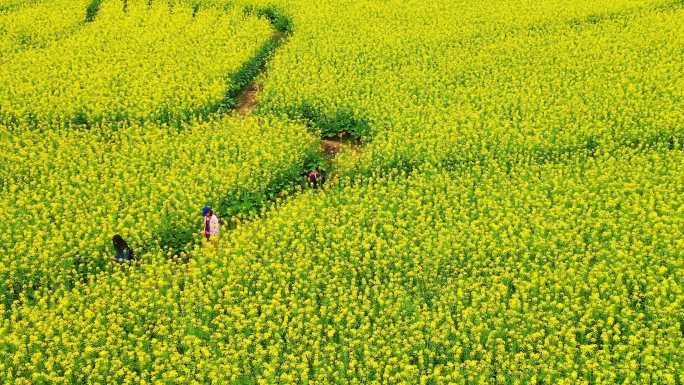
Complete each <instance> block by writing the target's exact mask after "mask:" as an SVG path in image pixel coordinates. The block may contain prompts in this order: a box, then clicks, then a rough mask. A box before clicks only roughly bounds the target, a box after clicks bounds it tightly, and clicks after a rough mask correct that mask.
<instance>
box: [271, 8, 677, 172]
mask: <svg viewBox="0 0 684 385" xmlns="http://www.w3.org/2000/svg"><path fill="white" fill-rule="evenodd" d="M286 3H287V5H288V7H289V8H287V7H286V8H285V9H286V10H287V11H289V12H291V13H292V15H293V19H294V21H295V24H296V26H297V31H296V33H295V34H294V35H293V37H292V39H291V40H290V41H289V42H288V46H287V49H286V50H283V52H282V54H280V55H278V56H276V57H275V58H274V61H273V66H272V67H273V69H272V70H270V71H269V76H268V78H267V79H266V80H265V84H264V96H263V103H262V104H261V108H262V111H266V112H272V113H285V114H287V115H288V116H291V117H295V118H304V119H307V120H311V121H314V122H316V123H318V124H319V125H321V126H322V127H323V128H324V129H327V132H326V133H327V134H335V133H336V132H337V131H339V130H349V131H352V132H356V133H357V134H358V135H360V136H363V137H366V139H367V140H370V139H372V142H371V143H370V145H369V148H368V151H365V152H364V159H363V161H361V162H356V161H354V168H355V169H356V170H355V171H354V173H358V172H361V173H370V172H373V171H378V170H380V171H382V170H387V169H391V168H394V167H402V168H406V169H410V168H412V167H414V166H416V165H419V164H423V163H429V164H435V165H440V164H449V163H453V162H454V161H464V160H471V159H477V158H478V157H480V156H482V154H485V155H486V156H497V157H500V158H508V157H516V156H519V155H520V156H527V155H529V154H536V155H537V156H538V157H540V158H553V157H555V156H557V155H558V154H562V153H566V152H573V151H584V150H586V149H589V150H593V149H595V148H596V147H598V146H601V147H604V148H620V147H624V146H636V147H638V146H651V145H657V144H658V143H668V142H670V141H677V142H680V143H681V142H682V138H684V131H682V128H683V127H684V108H683V107H682V106H683V104H684V102H683V100H684V55H683V54H682V52H683V51H682V50H683V49H684V23H682V22H681V20H682V19H683V18H684V4H683V3H682V2H681V1H669V0H666V1H599V2H597V1H578V2H573V3H572V4H568V3H567V2H564V1H543V2H539V1H494V2H487V3H486V4H482V3H479V2H470V1H449V2H447V1H435V2H423V1H401V2H399V1H390V2H363V1H362V2H359V1H349V2H344V6H341V5H339V2H324V3H325V6H318V7H310V6H309V5H308V2H304V1H302V2H297V1H292V2H286ZM359 36H363V38H359Z"/></svg>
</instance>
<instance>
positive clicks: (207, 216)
mask: <svg viewBox="0 0 684 385" xmlns="http://www.w3.org/2000/svg"><path fill="white" fill-rule="evenodd" d="M202 214H203V215H204V237H205V238H207V241H209V240H210V239H211V238H217V237H218V235H219V231H220V230H219V226H220V225H219V220H218V217H217V216H216V214H214V211H213V210H212V209H211V207H209V206H204V208H203V209H202Z"/></svg>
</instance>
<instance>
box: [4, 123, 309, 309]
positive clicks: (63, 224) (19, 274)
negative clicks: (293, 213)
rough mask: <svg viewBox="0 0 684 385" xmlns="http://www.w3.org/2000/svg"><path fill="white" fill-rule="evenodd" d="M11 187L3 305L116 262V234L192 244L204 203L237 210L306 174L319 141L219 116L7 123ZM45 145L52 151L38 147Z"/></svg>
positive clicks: (143, 246) (293, 128) (289, 128)
mask: <svg viewBox="0 0 684 385" xmlns="http://www.w3.org/2000/svg"><path fill="white" fill-rule="evenodd" d="M4 134H5V135H4V136H3V141H2V146H0V148H1V149H2V153H3V154H12V157H11V158H7V157H6V156H0V159H2V160H3V165H4V169H3V168H0V172H1V173H2V174H3V175H1V176H2V180H3V189H2V190H1V193H0V218H1V220H0V234H1V235H0V253H1V254H2V255H4V256H5V257H6V258H3V259H2V261H0V278H1V279H0V288H2V290H0V293H2V294H1V296H0V303H5V304H8V303H10V302H11V301H12V300H14V299H16V297H17V295H18V294H20V293H22V292H23V291H25V290H27V289H33V288H43V289H51V290H52V289H55V288H56V287H61V286H63V285H64V284H65V283H73V280H74V279H75V278H77V277H78V276H79V274H81V275H82V274H86V273H93V272H97V271H100V270H102V269H107V268H108V266H109V265H110V261H109V260H108V259H109V258H110V256H111V255H113V251H112V250H111V246H110V245H111V237H112V235H114V234H117V233H119V234H121V235H122V236H124V237H125V239H127V240H128V242H129V243H130V244H131V246H132V247H133V248H134V249H136V250H139V251H141V250H153V249H158V248H172V249H174V250H183V248H184V247H185V246H186V245H188V244H191V243H194V242H195V241H196V239H195V240H193V234H194V233H199V229H200V228H201V224H200V218H199V217H198V214H197V213H198V210H199V209H198V207H200V208H201V207H202V206H203V205H204V204H207V203H209V204H213V205H214V207H216V209H217V210H218V212H219V213H221V214H222V215H226V216H227V217H229V216H230V215H233V214H238V213H243V212H247V211H249V210H250V209H251V208H255V207H256V206H257V205H258V204H259V203H260V202H261V201H263V200H265V199H267V195H268V194H272V193H275V192H278V190H279V189H280V188H282V187H283V185H284V184H287V183H289V181H290V180H292V179H294V178H297V174H298V173H299V172H300V169H301V168H302V165H303V164H304V162H305V161H306V160H307V158H308V157H309V155H310V153H311V152H312V151H313V152H315V151H316V146H317V143H316V142H315V140H314V138H313V137H312V136H310V135H309V134H308V133H307V131H306V129H305V128H304V127H302V126H299V125H296V124H286V123H282V122H279V121H273V120H271V121H259V122H257V121H256V120H255V119H249V120H238V119H236V118H219V119H217V120H215V121H208V122H205V123H198V124H195V125H192V126H188V127H184V129H183V131H181V132H180V133H178V132H177V131H176V129H170V128H168V127H158V126H136V125H134V126H131V127H129V128H126V129H121V130H120V131H117V132H115V133H113V134H112V135H111V136H110V137H109V138H107V139H98V138H97V137H96V136H95V135H93V133H91V132H82V133H81V132H79V133H74V132H68V131H67V132H65V131H51V132H49V133H36V132H27V133H24V134H16V133H7V132H5V133H4ZM36 149H42V150H41V151H36Z"/></svg>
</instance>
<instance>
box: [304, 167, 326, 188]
mask: <svg viewBox="0 0 684 385" xmlns="http://www.w3.org/2000/svg"><path fill="white" fill-rule="evenodd" d="M306 178H307V180H308V182H309V185H310V186H311V187H313V188H319V187H320V186H321V185H322V184H323V175H322V174H321V172H320V171H318V170H317V169H313V170H311V171H309V172H308V173H307V174H306Z"/></svg>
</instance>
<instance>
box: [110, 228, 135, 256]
mask: <svg viewBox="0 0 684 385" xmlns="http://www.w3.org/2000/svg"><path fill="white" fill-rule="evenodd" d="M112 243H113V244H114V250H115V251H116V255H115V256H114V260H115V261H117V262H128V261H132V260H134V259H135V254H133V250H131V248H130V247H128V243H126V241H124V239H123V238H122V237H121V235H119V234H116V235H115V236H113V237H112Z"/></svg>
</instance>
